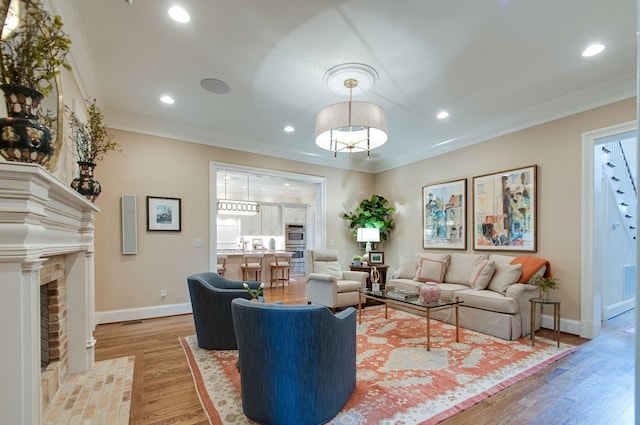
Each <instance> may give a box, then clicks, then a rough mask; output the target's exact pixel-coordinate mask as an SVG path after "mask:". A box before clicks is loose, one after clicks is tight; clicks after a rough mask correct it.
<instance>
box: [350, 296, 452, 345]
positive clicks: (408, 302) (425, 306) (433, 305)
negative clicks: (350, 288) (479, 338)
mask: <svg viewBox="0 0 640 425" xmlns="http://www.w3.org/2000/svg"><path fill="white" fill-rule="evenodd" d="M358 292H359V296H358V323H360V324H362V304H363V302H366V301H367V299H371V300H376V301H380V302H382V303H384V318H385V319H386V318H387V311H388V307H389V304H391V305H398V306H404V307H407V308H410V309H413V310H417V311H421V312H425V313H426V315H427V351H431V311H432V310H440V309H444V308H454V309H455V318H456V342H460V337H459V326H458V306H459V305H460V304H462V303H463V301H460V299H459V298H458V297H456V298H440V299H439V300H438V301H434V302H422V301H420V297H419V296H418V297H413V296H412V295H409V294H407V293H404V294H403V293H399V292H397V291H387V290H380V291H373V290H371V289H368V288H367V289H359V290H358ZM416 295H417V294H416Z"/></svg>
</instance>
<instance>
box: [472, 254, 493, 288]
mask: <svg viewBox="0 0 640 425" xmlns="http://www.w3.org/2000/svg"><path fill="white" fill-rule="evenodd" d="M495 271H496V263H495V261H493V260H483V261H482V262H481V263H480V264H478V265H477V266H476V268H475V269H473V273H471V279H470V281H469V286H471V288H472V289H475V290H476V291H481V290H483V289H485V288H486V287H487V286H489V282H491V278H492V277H493V274H494V273H495Z"/></svg>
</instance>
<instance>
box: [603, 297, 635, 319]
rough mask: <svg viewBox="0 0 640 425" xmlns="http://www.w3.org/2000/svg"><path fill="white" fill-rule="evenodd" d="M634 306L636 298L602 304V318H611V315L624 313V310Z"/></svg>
mask: <svg viewBox="0 0 640 425" xmlns="http://www.w3.org/2000/svg"><path fill="white" fill-rule="evenodd" d="M635 307H636V299H635V297H634V298H630V299H628V300H624V301H620V302H619V303H615V304H612V305H607V306H604V313H603V316H604V320H608V319H611V318H612V317H616V316H617V315H619V314H622V313H624V312H625V311H629V310H632V309H634V308H635Z"/></svg>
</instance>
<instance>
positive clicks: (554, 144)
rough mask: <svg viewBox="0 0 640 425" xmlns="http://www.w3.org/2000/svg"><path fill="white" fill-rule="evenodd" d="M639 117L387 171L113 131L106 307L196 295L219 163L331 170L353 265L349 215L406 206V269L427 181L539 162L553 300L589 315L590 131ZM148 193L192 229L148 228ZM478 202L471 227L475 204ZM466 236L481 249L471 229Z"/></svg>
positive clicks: (390, 251) (554, 126) (330, 192)
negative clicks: (377, 203) (583, 292)
mask: <svg viewBox="0 0 640 425" xmlns="http://www.w3.org/2000/svg"><path fill="white" fill-rule="evenodd" d="M62 81H63V87H64V93H63V94H64V101H65V103H66V104H67V105H70V106H72V105H73V102H74V101H75V102H82V96H81V95H80V90H79V89H78V87H77V86H76V84H75V80H74V79H73V77H72V76H71V74H68V73H65V74H63V75H62ZM635 114H636V108H635V99H629V100H626V101H622V102H617V103H614V104H611V105H608V106H605V107H602V108H597V109H594V110H591V111H587V112H584V113H580V114H577V115H573V116H570V117H568V118H564V119H560V120H557V121H553V122H550V123H547V124H543V125H539V126H535V127H532V128H530V129H527V130H523V131H519V132H516V133H513V134H510V135H507V136H503V137H499V138H496V139H493V140H490V141H487V142H484V143H481V144H477V145H474V146H470V147H467V148H464V149H459V150H457V151H454V152H451V153H447V154H444V155H440V156H438V157H435V158H430V159H426V160H423V161H419V162H416V163H414V164H410V165H407V166H404V167H399V168H397V169H394V170H390V171H386V172H383V173H379V174H377V175H371V174H367V173H360V172H354V171H345V170H339V169H334V168H329V167H321V166H313V165H309V164H305V163H299V162H295V161H289V160H283V159H278V158H274V157H266V156H261V155H255V154H248V153H241V152H237V151H232V150H227V149H220V148H214V147H209V146H204V145H198V144H193V143H185V142H180V141H175V140H170V139H165V138H160V137H154V136H147V135H141V134H137V133H130V132H125V131H116V130H114V131H113V134H114V136H115V138H116V140H117V141H118V142H119V143H120V144H121V145H122V147H123V150H124V152H123V153H122V154H120V153H111V154H109V155H107V156H106V159H105V160H104V161H102V162H101V163H99V165H98V167H97V168H96V178H97V179H98V180H99V181H100V182H101V183H102V185H103V192H102V194H101V195H100V197H99V198H98V200H97V202H96V203H97V205H98V206H99V207H100V208H101V210H102V212H101V213H99V214H98V218H97V222H96V244H95V247H96V262H95V263H96V311H97V312H107V311H112V310H120V309H136V308H143V307H153V306H159V305H162V304H163V302H162V301H161V300H160V297H159V291H160V289H166V290H167V291H168V295H169V296H168V298H167V299H166V300H165V301H164V303H166V304H179V303H186V302H188V300H189V299H188V291H187V286H186V280H185V278H186V276H188V275H189V274H192V273H196V272H200V271H204V270H208V267H209V256H210V249H209V247H208V246H207V244H205V247H204V248H195V247H194V239H195V238H201V239H203V240H204V241H205V242H208V240H209V162H210V161H215V162H223V163H232V164H237V165H243V166H249V167H257V168H266V169H273V170H277V171H287V172H297V173H301V174H310V175H315V176H322V177H326V188H327V192H326V217H327V234H326V238H325V240H326V241H327V245H330V242H331V241H333V245H332V246H333V247H335V248H336V249H338V250H339V251H340V253H341V256H342V258H343V265H344V266H345V267H346V265H347V264H348V262H349V259H350V258H351V256H352V254H353V253H354V252H355V251H356V244H355V242H354V241H353V238H352V237H351V236H350V234H349V231H348V225H347V222H345V221H344V220H342V218H341V217H342V214H343V213H344V212H346V211H351V210H353V208H355V206H356V205H357V204H358V203H359V202H360V201H361V200H362V199H364V198H369V197H370V196H371V194H372V193H378V194H381V195H383V196H385V197H386V198H387V199H389V200H390V201H391V203H392V204H393V205H394V206H395V207H396V208H397V213H396V214H395V223H396V230H395V231H394V233H393V234H392V236H391V239H390V240H389V241H388V242H387V243H385V244H384V246H383V247H382V249H384V251H385V260H386V263H388V264H390V266H391V270H393V269H394V268H395V267H397V258H398V257H399V255H401V254H409V253H412V252H417V251H422V240H421V230H422V219H421V201H422V199H421V193H422V186H423V185H425V184H428V183H433V182H438V181H446V180H451V179H459V178H467V179H468V188H467V190H468V194H467V195H468V198H470V196H471V191H472V177H473V176H477V175H482V174H486V173H492V172H495V171H499V170H505V169H510V168H516V167H521V166H526V165H530V164H537V165H538V193H537V202H538V224H537V230H538V251H537V253H536V254H534V255H537V256H541V257H545V258H548V259H549V260H550V261H551V263H552V268H553V272H554V275H555V276H556V277H558V278H560V280H561V288H560V289H559V290H557V291H556V293H555V294H554V295H556V296H558V297H559V298H561V299H562V300H563V305H562V309H563V317H565V318H568V319H573V320H579V319H580V285H581V282H580V261H581V258H580V252H581V245H580V237H581V235H580V208H581V157H582V154H581V152H582V151H581V150H582V133H584V132H587V131H590V130H595V129H599V128H603V127H607V126H610V125H613V124H618V123H622V122H627V121H631V120H634V119H635V117H636V115H635ZM66 134H68V131H66ZM65 137H66V136H65ZM389 143H393V140H391V141H390V142H389ZM75 172H76V171H75V163H74V160H73V157H72V155H71V148H70V146H69V142H68V140H65V145H64V147H63V150H62V152H61V157H60V159H59V162H58V167H57V169H56V170H55V172H54V175H55V176H56V177H58V178H59V179H60V180H62V181H64V182H66V183H70V182H71V179H72V178H73V177H74V176H75ZM124 193H126V194H134V195H137V208H138V254H137V255H122V254H121V252H122V242H121V225H120V221H121V220H120V215H121V213H120V196H121V195H122V194H124ZM148 195H152V196H166V197H178V198H181V199H182V205H183V223H182V232H180V233H171V232H147V231H146V198H145V197H146V196H148ZM467 207H468V210H467V218H468V222H467V228H468V229H470V227H471V226H472V216H471V214H472V210H471V208H472V205H471V202H468V203H467ZM467 239H468V241H467V250H468V251H471V250H472V246H473V242H472V239H471V235H470V232H467ZM507 253H508V252H507Z"/></svg>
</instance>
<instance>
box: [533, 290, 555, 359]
mask: <svg viewBox="0 0 640 425" xmlns="http://www.w3.org/2000/svg"><path fill="white" fill-rule="evenodd" d="M529 302H530V303H531V345H532V346H533V345H534V343H535V338H536V329H535V326H536V310H537V309H536V305H537V304H540V315H542V307H544V306H545V305H552V306H553V337H554V338H553V339H555V340H556V341H557V342H558V347H560V300H555V299H551V298H547V299H546V300H543V299H542V298H531V299H530V300H529Z"/></svg>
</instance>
